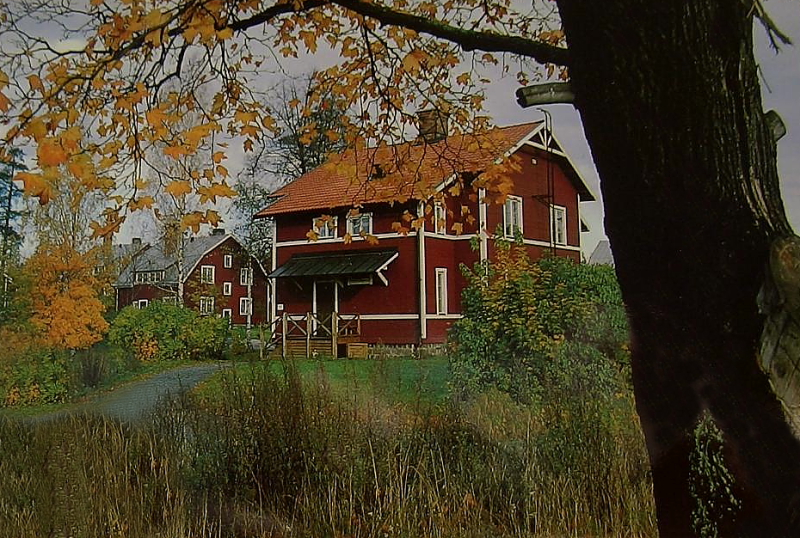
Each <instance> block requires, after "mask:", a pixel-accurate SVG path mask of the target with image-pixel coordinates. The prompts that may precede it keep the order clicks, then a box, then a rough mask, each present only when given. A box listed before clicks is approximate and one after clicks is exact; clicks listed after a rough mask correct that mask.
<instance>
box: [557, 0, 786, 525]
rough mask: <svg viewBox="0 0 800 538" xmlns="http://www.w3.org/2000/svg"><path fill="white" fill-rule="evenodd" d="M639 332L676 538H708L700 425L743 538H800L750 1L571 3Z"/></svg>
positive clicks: (585, 93) (576, 81) (766, 139)
mask: <svg viewBox="0 0 800 538" xmlns="http://www.w3.org/2000/svg"><path fill="white" fill-rule="evenodd" d="M558 4H559V9H560V13H561V17H562V21H563V24H564V29H565V31H566V34H567V39H568V41H569V48H570V59H571V65H570V77H571V82H572V86H573V89H574V91H575V104H576V106H577V108H578V110H579V112H580V114H581V118H582V120H583V125H584V128H585V130H586V135H587V138H588V140H589V144H590V146H591V148H592V153H593V156H594V159H595V163H596V165H597V170H598V172H599V174H600V177H601V181H602V190H603V201H604V204H605V211H606V221H605V228H606V233H607V234H608V236H609V238H610V240H611V245H612V247H613V251H614V258H615V262H616V269H617V274H618V276H619V280H620V285H621V287H622V292H623V296H624V300H625V303H626V305H627V307H628V310H629V316H630V322H631V329H632V363H633V377H634V388H635V393H636V403H637V410H638V412H639V416H640V418H641V421H642V426H643V429H644V433H645V438H646V441H647V448H648V452H649V454H650V461H651V465H652V471H653V485H654V493H655V498H656V507H657V516H658V526H659V531H660V534H661V536H681V537H683V536H691V535H693V534H694V533H693V531H692V523H691V511H692V507H693V500H692V498H691V495H690V491H689V482H688V473H689V459H688V454H689V451H690V449H691V446H692V443H691V441H692V437H691V431H692V428H693V426H694V425H695V422H696V420H697V418H698V415H699V413H700V412H701V411H702V410H703V409H708V410H709V411H710V412H711V413H712V415H713V416H714V418H715V420H716V422H717V424H718V425H719V426H720V427H721V429H722V430H723V432H724V433H725V435H726V439H727V440H728V445H729V447H730V449H731V456H732V457H731V458H730V460H731V461H730V464H731V466H732V467H733V468H732V472H733V473H734V475H735V479H736V482H737V487H738V488H739V489H738V490H737V491H738V495H739V496H740V497H741V500H742V502H743V506H742V510H741V512H740V514H739V516H738V517H737V518H736V520H735V521H734V522H733V525H735V526H734V527H733V530H732V531H731V532H732V533H733V534H734V535H736V536H789V535H798V532H800V527H799V525H798V523H799V522H798V519H797V516H798V515H800V513H798V506H799V501H800V499H798V492H800V444H799V443H798V442H797V440H796V439H795V438H794V436H793V435H792V432H791V429H790V428H789V426H788V424H787V421H786V419H785V417H784V415H783V412H782V410H781V407H780V404H779V402H778V400H777V399H776V397H775V395H774V394H773V392H772V389H771V387H770V385H769V381H768V379H767V376H766V375H765V374H764V373H762V371H761V370H760V368H759V366H758V350H759V340H760V338H761V334H762V330H763V328H764V317H763V316H762V315H761V314H760V313H759V310H758V306H757V303H756V298H757V295H758V292H759V289H760V287H761V285H762V283H763V282H764V278H765V274H766V267H767V262H768V258H769V252H770V246H771V245H772V244H773V242H774V241H775V240H777V239H778V238H780V237H786V236H789V235H790V234H791V230H790V227H789V225H788V223H787V220H786V217H785V214H784V209H783V205H782V202H781V199H780V194H779V189H778V177H777V165H776V148H775V144H774V142H773V141H772V137H771V133H770V130H769V128H768V127H767V125H766V122H765V120H764V114H763V110H762V104H761V96H760V89H759V84H758V77H757V71H756V63H755V60H754V57H753V46H752V20H751V10H752V9H753V3H752V1H748V2H744V1H740V0H702V1H699V0H696V1H687V0H681V1H678V0H661V1H658V2H654V1H653V0H607V1H605V2H591V1H586V0H558Z"/></svg>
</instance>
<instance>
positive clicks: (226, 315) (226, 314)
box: [222, 308, 233, 319]
mask: <svg viewBox="0 0 800 538" xmlns="http://www.w3.org/2000/svg"><path fill="white" fill-rule="evenodd" d="M222 317H223V318H226V319H231V318H232V317H233V310H231V309H230V308H223V309H222Z"/></svg>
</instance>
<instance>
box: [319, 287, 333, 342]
mask: <svg viewBox="0 0 800 538" xmlns="http://www.w3.org/2000/svg"><path fill="white" fill-rule="evenodd" d="M335 310H336V283H335V282H317V311H316V312H315V313H316V315H317V320H318V323H319V325H322V326H324V327H325V329H322V328H321V327H319V326H318V327H317V336H323V337H330V332H331V327H332V326H333V323H332V320H331V318H332V316H333V313H334V311H335ZM326 329H327V330H326Z"/></svg>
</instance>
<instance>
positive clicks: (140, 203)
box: [128, 196, 155, 211]
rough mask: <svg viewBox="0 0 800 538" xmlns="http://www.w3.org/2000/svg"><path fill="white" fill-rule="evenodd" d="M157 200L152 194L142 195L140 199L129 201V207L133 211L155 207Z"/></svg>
mask: <svg viewBox="0 0 800 538" xmlns="http://www.w3.org/2000/svg"><path fill="white" fill-rule="evenodd" d="M154 203H155V200H154V199H153V197H152V196H142V197H141V198H139V199H138V200H131V201H130V202H128V209H130V210H131V211H136V210H138V209H147V208H148V207H153V204H154Z"/></svg>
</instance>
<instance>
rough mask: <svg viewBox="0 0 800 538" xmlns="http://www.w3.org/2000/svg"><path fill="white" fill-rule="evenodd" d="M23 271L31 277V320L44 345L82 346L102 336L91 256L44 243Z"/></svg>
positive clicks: (100, 306) (101, 309)
mask: <svg viewBox="0 0 800 538" xmlns="http://www.w3.org/2000/svg"><path fill="white" fill-rule="evenodd" d="M27 270H28V271H29V273H30V274H31V275H32V276H34V279H33V282H34V283H33V287H32V292H31V311H32V318H31V321H32V322H33V324H34V326H36V327H37V328H39V329H40V331H41V338H42V341H43V343H44V344H45V345H47V346H50V347H54V348H59V349H84V348H87V347H89V346H91V345H92V344H94V343H95V342H98V341H100V340H101V339H102V337H103V334H104V333H105V332H106V330H107V329H108V323H107V322H106V321H105V319H103V312H104V311H105V307H104V306H103V303H102V302H101V301H100V299H99V298H98V296H97V289H98V283H97V282H96V279H95V276H94V263H93V260H92V256H91V255H87V254H81V253H79V252H77V251H75V250H73V249H71V248H69V247H68V246H66V245H61V246H47V245H44V246H40V248H39V249H38V250H37V251H36V253H35V254H34V255H33V256H32V257H31V258H30V260H28V263H27Z"/></svg>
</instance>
